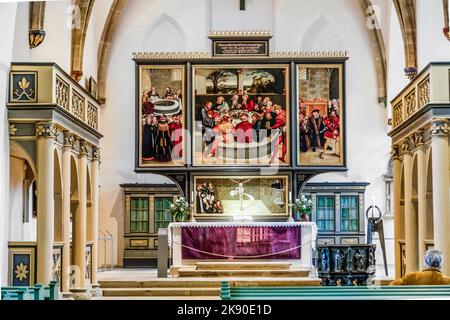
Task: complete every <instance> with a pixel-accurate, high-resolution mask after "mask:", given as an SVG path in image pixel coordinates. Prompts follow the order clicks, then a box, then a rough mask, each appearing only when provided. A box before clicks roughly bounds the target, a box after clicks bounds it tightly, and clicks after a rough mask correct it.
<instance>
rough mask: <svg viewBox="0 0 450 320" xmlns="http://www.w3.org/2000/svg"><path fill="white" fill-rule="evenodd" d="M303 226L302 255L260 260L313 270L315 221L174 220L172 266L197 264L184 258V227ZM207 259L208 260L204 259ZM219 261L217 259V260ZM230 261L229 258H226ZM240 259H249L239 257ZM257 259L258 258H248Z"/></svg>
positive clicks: (170, 240) (171, 238) (170, 245)
mask: <svg viewBox="0 0 450 320" xmlns="http://www.w3.org/2000/svg"><path fill="white" fill-rule="evenodd" d="M298 226H300V228H301V245H302V247H301V255H300V257H301V258H300V259H296V260H272V259H260V260H259V261H277V262H282V261H286V262H290V263H292V266H293V267H295V268H298V269H304V270H311V271H312V269H313V265H312V252H313V250H315V248H316V247H315V245H316V239H317V226H316V224H315V223H314V222H173V223H170V224H169V227H168V230H169V248H171V250H172V268H174V269H179V268H181V267H183V266H190V265H195V263H196V262H197V261H196V260H187V259H182V254H181V251H182V239H181V230H182V229H183V228H202V227H203V228H204V227H216V228H223V227H298ZM202 261H207V260H202ZM215 261H217V260H215ZM224 261H229V260H224ZM239 261H247V260H244V259H239ZM248 261H257V260H248Z"/></svg>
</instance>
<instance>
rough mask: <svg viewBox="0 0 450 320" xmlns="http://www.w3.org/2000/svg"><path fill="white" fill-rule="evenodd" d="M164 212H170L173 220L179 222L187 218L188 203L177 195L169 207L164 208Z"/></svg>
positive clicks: (188, 211)
mask: <svg viewBox="0 0 450 320" xmlns="http://www.w3.org/2000/svg"><path fill="white" fill-rule="evenodd" d="M166 213H170V214H171V215H172V217H173V219H174V220H175V221H177V222H181V221H184V220H185V219H188V218H189V215H190V205H189V203H188V202H187V201H186V199H185V198H184V197H178V198H177V200H175V202H174V203H172V204H171V205H170V207H169V209H166Z"/></svg>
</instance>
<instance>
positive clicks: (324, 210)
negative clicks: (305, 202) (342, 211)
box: [316, 196, 334, 231]
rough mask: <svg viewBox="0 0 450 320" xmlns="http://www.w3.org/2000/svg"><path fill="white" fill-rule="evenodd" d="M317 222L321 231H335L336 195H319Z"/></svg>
mask: <svg viewBox="0 0 450 320" xmlns="http://www.w3.org/2000/svg"><path fill="white" fill-rule="evenodd" d="M316 207H317V209H316V224H317V228H318V229H319V230H320V231H334V196H317V206H316Z"/></svg>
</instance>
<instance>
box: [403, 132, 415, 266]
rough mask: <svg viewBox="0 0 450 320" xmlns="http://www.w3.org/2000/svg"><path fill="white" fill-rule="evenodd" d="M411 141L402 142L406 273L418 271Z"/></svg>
mask: <svg viewBox="0 0 450 320" xmlns="http://www.w3.org/2000/svg"><path fill="white" fill-rule="evenodd" d="M411 149H412V145H411V141H410V139H406V140H405V141H404V142H403V151H404V154H403V176H404V183H405V244H406V248H405V253H406V272H413V271H418V269H419V264H418V262H419V257H418V243H417V232H418V230H417V222H418V221H417V212H416V210H415V208H414V205H413V199H412V184H413V180H412V175H413V170H412V155H411Z"/></svg>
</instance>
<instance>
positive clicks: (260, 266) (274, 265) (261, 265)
mask: <svg viewBox="0 0 450 320" xmlns="http://www.w3.org/2000/svg"><path fill="white" fill-rule="evenodd" d="M195 265H196V267H197V270H229V269H233V270H274V269H276V270H289V269H290V268H291V263H289V262H197V263H196V264H195Z"/></svg>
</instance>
